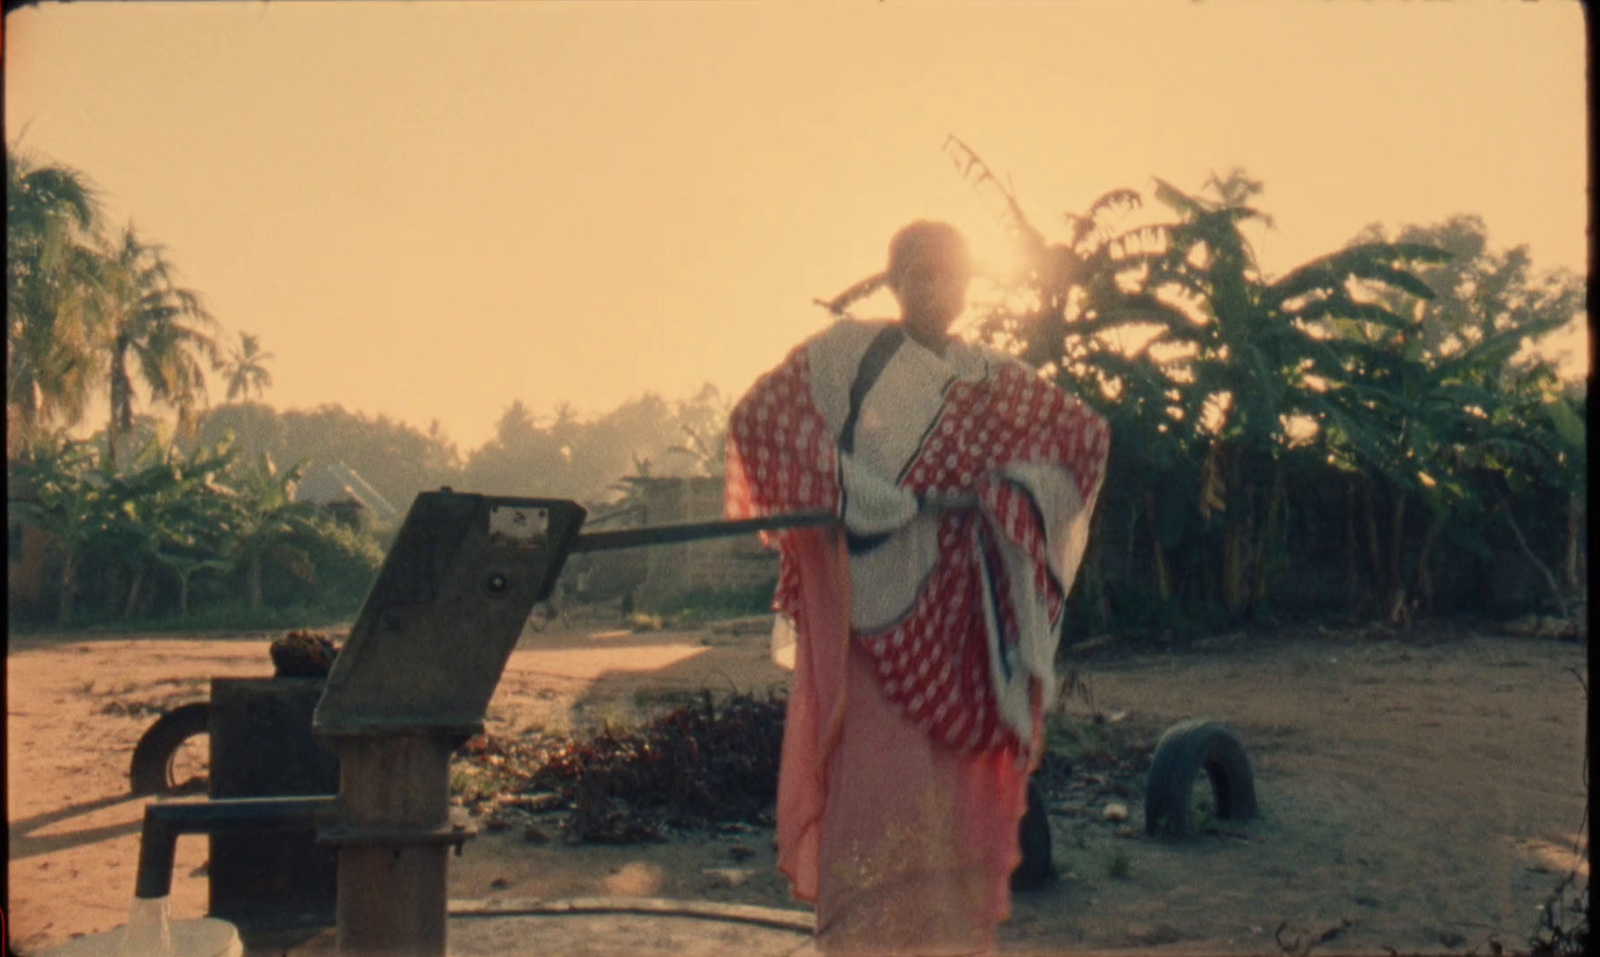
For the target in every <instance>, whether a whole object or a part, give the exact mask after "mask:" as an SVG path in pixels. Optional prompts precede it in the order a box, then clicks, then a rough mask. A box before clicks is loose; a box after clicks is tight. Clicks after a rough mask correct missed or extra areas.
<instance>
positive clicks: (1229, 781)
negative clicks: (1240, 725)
mask: <svg viewBox="0 0 1600 957" xmlns="http://www.w3.org/2000/svg"><path fill="white" fill-rule="evenodd" d="M1202 770H1203V771H1204V772H1205V775H1206V777H1207V778H1208V779H1209V780H1210V783H1211V792H1212V794H1213V795H1214V796H1215V798H1216V818H1217V820H1222V821H1243V820H1248V819H1250V818H1253V817H1255V816H1256V781H1255V775H1254V773H1252V772H1251V770H1250V759H1249V758H1247V757H1246V756H1245V753H1244V745H1243V744H1242V743H1241V742H1240V741H1239V736H1238V735H1236V734H1234V733H1233V731H1232V730H1231V729H1230V728H1228V726H1227V725H1224V724H1220V723H1218V722H1215V721H1206V720H1203V719H1198V718H1196V719H1192V720H1189V721H1180V722H1178V723H1177V724H1175V725H1173V726H1172V727H1170V728H1168V729H1167V731H1166V733H1165V734H1163V735H1162V736H1161V740H1160V742H1159V743H1157V744H1156V751H1155V756H1154V758H1152V760H1151V762H1150V775H1149V778H1148V779H1147V781H1146V784H1145V795H1144V821H1145V830H1146V831H1147V832H1148V833H1150V834H1161V835H1167V836H1170V837H1182V836H1184V835H1187V834H1191V833H1193V831H1194V828H1195V821H1194V815H1193V811H1192V807H1191V804H1190V799H1191V795H1192V793H1193V791H1194V783H1195V779H1196V778H1198V777H1199V776H1200V772H1201V771H1202Z"/></svg>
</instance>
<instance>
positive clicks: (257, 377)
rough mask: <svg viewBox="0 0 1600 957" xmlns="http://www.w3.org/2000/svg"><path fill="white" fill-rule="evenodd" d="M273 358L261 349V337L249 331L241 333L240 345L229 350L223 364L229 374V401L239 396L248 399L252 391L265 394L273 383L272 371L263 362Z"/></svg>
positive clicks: (223, 368) (223, 369)
mask: <svg viewBox="0 0 1600 957" xmlns="http://www.w3.org/2000/svg"><path fill="white" fill-rule="evenodd" d="M272 358H275V356H273V354H272V353H270V352H262V351H261V339H260V338H259V337H257V336H253V335H251V334H250V333H248V332H241V333H239V345H238V346H237V347H236V348H234V349H231V350H230V351H229V352H228V358H227V359H226V360H224V361H223V364H222V371H224V372H226V373H227V374H228V401H229V402H232V401H233V400H234V399H236V398H238V397H239V396H244V398H245V399H246V400H248V399H249V398H250V393H251V392H254V393H255V394H256V395H258V396H259V395H262V394H264V393H265V392H266V391H267V386H269V385H271V384H272V373H270V372H268V371H267V368H266V366H264V365H262V363H263V362H265V361H266V360H268V359H272Z"/></svg>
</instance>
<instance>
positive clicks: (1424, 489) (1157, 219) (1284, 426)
mask: <svg viewBox="0 0 1600 957" xmlns="http://www.w3.org/2000/svg"><path fill="white" fill-rule="evenodd" d="M946 150H947V152H948V153H949V155H950V156H951V158H952V159H953V160H954V161H955V162H956V163H957V166H958V169H959V170H960V171H961V172H962V174H963V175H964V176H965V177H967V178H968V180H969V181H970V182H971V183H972V185H973V186H974V187H975V188H977V189H978V190H979V192H980V194H981V195H983V196H985V197H986V198H987V199H988V200H989V202H990V203H991V205H992V207H993V209H994V210H995V212H996V214H997V215H998V216H999V217H1000V218H1001V220H1002V222H1004V223H1005V224H1006V226H1007V227H1008V230H1009V232H1010V234H1011V235H1012V237H1013V239H1014V241H1015V242H1016V243H1017V246H1018V248H1019V249H1020V251H1021V254H1022V259H1023V262H1024V263H1025V267H1024V269H1023V271H1022V274H1021V275H1020V277H1017V278H1013V279H1010V280H1008V281H1000V282H996V283H994V286H993V288H992V289H991V290H990V291H989V292H988V294H987V295H986V296H980V302H979V305H978V309H977V313H978V319H977V327H976V332H977V334H978V335H980V336H981V337H983V338H984V339H986V340H988V341H989V342H991V343H993V344H996V345H998V346H1001V347H1004V348H1009V349H1011V350H1012V351H1014V352H1016V353H1018V354H1019V355H1021V356H1022V357H1024V358H1025V359H1027V360H1028V361H1030V362H1032V363H1034V364H1036V365H1037V366H1039V367H1040V368H1041V369H1042V370H1043V371H1044V372H1045V374H1048V375H1051V376H1053V377H1054V378H1055V380H1056V381H1057V382H1058V383H1059V384H1061V385H1062V386H1063V387H1064V388H1066V389H1067V390H1068V391H1070V392H1072V393H1074V394H1077V395H1079V396H1081V397H1083V399H1084V400H1085V401H1087V402H1089V403H1090V404H1091V405H1093V406H1094V407H1095V408H1096V409H1097V410H1098V411H1100V412H1101V413H1102V414H1103V415H1105V416H1106V417H1107V418H1108V420H1109V421H1110V424H1111V426H1112V433H1113V436H1114V442H1113V451H1112V458H1111V462H1110V464H1109V466H1108V474H1107V481H1106V492H1105V499H1104V501H1103V502H1102V503H1101V507H1100V510H1099V513H1098V515H1097V516H1096V529H1095V531H1094V533H1093V534H1092V536H1091V542H1092V545H1091V554H1090V555H1089V557H1088V561H1087V562H1086V566H1085V572H1084V579H1083V584H1082V586H1080V588H1079V589H1078V591H1077V593H1076V595H1075V596H1074V597H1075V601H1074V606H1073V610H1074V612H1075V614H1076V616H1077V618H1078V620H1079V623H1080V624H1082V625H1084V626H1086V627H1106V626H1108V625H1111V624H1113V623H1116V622H1127V621H1129V620H1130V619H1133V618H1138V617H1141V616H1154V617H1156V618H1157V619H1159V620H1164V621H1167V622H1171V621H1174V620H1189V621H1196V620H1198V621H1205V622H1211V623H1236V622H1241V621H1252V620H1261V619H1263V618H1271V617H1278V616H1282V615H1285V614H1293V613H1296V612H1306V611H1312V612H1316V613H1344V614H1350V615H1354V616H1359V617H1362V618H1366V619H1372V618H1377V619H1382V620H1386V621H1390V622H1396V623H1398V622H1403V621H1406V620H1409V619H1410V618H1411V617H1412V616H1415V615H1426V614H1437V613H1447V612H1453V611H1475V612H1485V611H1494V610H1495V608H1494V605H1495V602H1496V598H1495V596H1496V595H1497V594H1502V593H1505V592H1506V591H1507V589H1506V587H1505V585H1506V583H1507V581H1508V579H1516V580H1521V581H1525V582H1526V583H1527V587H1525V588H1523V589H1522V592H1523V595H1522V604H1523V605H1524V607H1526V606H1529V605H1532V606H1535V607H1538V606H1543V607H1545V608H1547V609H1549V610H1553V611H1556V612H1558V613H1560V614H1563V615H1565V614H1567V613H1568V612H1569V611H1571V610H1572V609H1571V608H1570V607H1569V606H1571V605H1573V604H1574V603H1575V602H1577V601H1579V600H1581V599H1582V597H1583V596H1582V590H1583V588H1582V586H1583V582H1584V581H1585V580H1586V576H1585V574H1584V572H1583V563H1584V560H1585V557H1586V552H1587V537H1586V523H1585V521H1584V517H1583V513H1584V510H1585V505H1586V495H1585V490H1586V476H1587V459H1586V448H1585V435H1584V431H1585V426H1584V423H1585V421H1586V418H1587V392H1586V389H1585V387H1584V385H1583V384H1582V383H1581V382H1563V381H1561V379H1560V377H1559V376H1558V374H1557V370H1556V367H1555V366H1554V364H1553V363H1552V362H1551V361H1550V360H1549V359H1547V358H1543V357H1541V356H1540V355H1538V354H1536V353H1535V352H1534V351H1532V349H1531V348H1530V347H1531V346H1532V344H1533V343H1535V342H1537V341H1538V340H1539V339H1540V338H1542V337H1544V336H1546V335H1548V334H1549V333H1551V332H1553V331H1556V330H1558V329H1562V328H1564V327H1568V326H1570V325H1571V324H1572V323H1574V322H1576V321H1580V320H1581V318H1582V316H1583V310H1584V297H1585V291H1586V285H1585V282H1584V280H1583V279H1582V278H1580V277H1578V276H1576V275H1574V274H1572V273H1570V272H1566V271H1561V270H1557V271H1553V272H1545V273H1538V274H1536V273H1535V272H1534V270H1533V268H1532V264H1531V261H1530V258H1529V256H1528V252H1527V249H1526V247H1517V248H1514V249H1510V250H1502V251H1496V250H1492V249H1491V248H1490V247H1489V244H1488V240H1487V235H1486V230H1485V227H1484V224H1483V222H1482V220H1481V219H1479V218H1477V217H1475V216H1469V215H1460V216H1455V217H1452V218H1450V219H1448V220H1447V221H1445V222H1443V223H1439V224H1434V225H1429V226H1416V225H1413V226H1407V227H1404V228H1402V229H1400V230H1398V231H1397V232H1395V233H1393V234H1390V233H1388V232H1386V231H1385V230H1384V229H1383V228H1381V227H1379V226H1372V227H1368V228H1367V229H1366V230H1364V231H1363V232H1362V233H1361V235H1358V236H1356V237H1354V238H1353V239H1352V240H1351V242H1350V243H1349V244H1347V245H1346V246H1345V248H1343V249H1340V250H1337V251H1334V252H1332V253H1329V254H1327V255H1325V256H1320V257H1318V258H1316V259H1313V260H1311V261H1310V262H1307V263H1304V264H1302V265H1300V266H1298V267H1296V268H1293V269H1291V270H1289V271H1288V272H1287V273H1285V274H1284V275H1281V276H1276V277H1273V276H1268V275H1267V274H1265V272H1264V271H1263V270H1262V268H1261V267H1260V265H1259V264H1258V262H1257V261H1256V257H1255V253H1254V250H1253V249H1252V247H1251V244H1250V242H1249V240H1248V237H1247V235H1246V232H1245V229H1244V227H1245V226H1246V224H1249V223H1252V222H1263V221H1266V222H1268V223H1269V224H1270V220H1268V219H1267V217H1266V216H1265V214H1264V213H1262V212H1261V211H1260V210H1259V209H1257V208H1256V207H1255V205H1253V203H1254V200H1255V198H1256V197H1257V196H1258V195H1259V194H1260V193H1261V192H1262V184H1261V183H1260V182H1259V181H1255V180H1252V179H1251V178H1250V177H1249V176H1248V175H1246V174H1245V173H1244V172H1243V171H1241V170H1234V171H1232V172H1231V173H1229V174H1227V175H1226V176H1220V177H1218V176H1213V177H1212V179H1211V180H1210V181H1209V182H1208V183H1207V184H1206V186H1205V188H1204V189H1203V190H1202V191H1201V192H1200V193H1198V194H1188V193H1185V192H1183V191H1181V190H1179V189H1177V188H1176V187H1174V186H1172V185H1170V184H1167V183H1164V182H1161V181H1159V180H1157V181H1156V183H1155V188H1154V190H1153V193H1154V196H1153V199H1154V201H1155V207H1154V208H1153V209H1147V207H1148V206H1150V204H1149V203H1148V199H1147V197H1146V196H1145V194H1143V193H1141V192H1139V191H1137V190H1133V189H1118V190H1114V191H1112V192H1110V193H1107V194H1106V195H1105V196H1103V197H1101V198H1100V199H1099V200H1098V201H1096V202H1095V203H1093V204H1092V205H1091V206H1090V208H1089V209H1088V210H1086V211H1084V212H1083V213H1081V214H1069V215H1068V216H1066V217H1065V223H1066V231H1065V235H1064V236H1063V237H1062V238H1060V239H1059V240H1057V241H1048V240H1046V238H1045V237H1044V235H1043V234H1042V233H1041V232H1040V231H1039V230H1038V229H1037V228H1036V227H1034V225H1033V224H1032V222H1031V221H1030V220H1029V219H1028V217H1027V216H1026V215H1025V214H1024V212H1023V211H1022V209H1021V208H1020V206H1019V205H1018V204H1017V202H1016V200H1015V197H1014V195H1013V194H1012V193H1011V191H1010V189H1009V188H1008V187H1006V186H1004V185H1002V184H1001V181H1000V179H999V178H998V177H997V176H996V175H995V174H994V173H993V171H992V170H990V168H989V167H988V166H987V165H986V164H985V163H984V162H983V160H982V159H980V158H979V157H978V155H977V154H976V153H975V152H974V151H973V150H971V148H970V147H968V146H967V145H966V144H964V143H962V142H961V141H960V140H958V139H955V138H952V139H951V140H950V141H949V142H948V143H947V144H946ZM1152 211H1154V212H1156V213H1157V215H1154V216H1151V215H1149V213H1150V212H1152ZM1135 213H1141V214H1143V217H1142V221H1140V222H1139V223H1138V224H1137V225H1133V226H1126V227H1124V226H1122V225H1121V224H1124V223H1128V222H1129V220H1130V219H1132V218H1133V216H1134V214H1135ZM830 305H831V306H832V307H833V308H835V309H836V310H837V309H842V308H847V306H848V300H846V301H843V302H840V301H836V302H835V303H833V304H830ZM1130 335H1132V336H1139V337H1142V338H1143V339H1144V342H1143V344H1142V345H1140V346H1139V347H1138V348H1137V349H1135V350H1133V351H1131V352H1130V351H1129V349H1128V348H1127V344H1128V339H1129V337H1130ZM1512 590H1515V589H1512ZM1530 596H1531V600H1530Z"/></svg>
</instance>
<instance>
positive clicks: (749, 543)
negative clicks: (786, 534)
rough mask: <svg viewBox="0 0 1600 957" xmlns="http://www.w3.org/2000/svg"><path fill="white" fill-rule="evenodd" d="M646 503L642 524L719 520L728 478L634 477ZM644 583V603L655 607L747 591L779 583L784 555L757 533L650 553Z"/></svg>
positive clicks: (641, 598) (655, 549) (641, 599)
mask: <svg viewBox="0 0 1600 957" xmlns="http://www.w3.org/2000/svg"><path fill="white" fill-rule="evenodd" d="M629 482H630V483H631V484H633V485H635V487H636V489H637V494H638V496H639V498H640V500H641V503H642V505H643V508H642V509H641V516H640V518H641V524H647V525H667V524H676V523H679V522H715V521H720V520H721V519H722V517H723V499H724V495H725V491H724V490H725V486H726V484H727V480H726V479H725V478H723V477H722V476H720V475H716V476H693V477H687V478H632V479H630V480H629ZM644 551H645V552H646V553H647V554H646V560H645V576H644V584H643V586H642V587H641V588H640V590H639V596H638V600H639V602H640V604H642V605H646V606H648V605H654V604H658V603H660V602H662V601H666V600H670V599H672V598H675V597H678V596H681V595H685V594H691V593H694V592H727V591H743V590H746V589H750V588H756V587H760V586H765V585H771V584H774V583H775V582H777V580H778V556H777V553H776V552H775V551H772V550H771V549H768V548H767V547H765V546H764V545H762V544H761V541H760V539H759V538H758V537H757V536H755V535H739V536H733V537H728V538H710V539H704V540H702V541H698V542H687V543H684V544H681V545H660V546H655V547H652V548H647V549H644Z"/></svg>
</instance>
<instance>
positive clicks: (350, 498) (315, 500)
mask: <svg viewBox="0 0 1600 957" xmlns="http://www.w3.org/2000/svg"><path fill="white" fill-rule="evenodd" d="M294 500H295V501H296V502H310V503H312V504H314V505H320V506H322V507H323V508H325V509H327V510H328V511H329V512H331V513H332V514H333V516H334V517H335V518H336V519H338V520H339V521H341V522H343V523H344V524H346V525H348V526H350V527H351V528H357V529H359V528H362V527H363V526H364V525H365V524H366V523H368V522H376V523H378V524H382V525H387V524H389V523H390V522H393V521H394V520H395V519H397V518H399V517H400V511H399V509H396V508H395V507H394V506H393V505H392V504H390V502H389V500H388V499H386V498H384V497H383V495H382V494H380V493H379V492H378V490H377V489H375V488H373V487H372V485H371V483H369V482H368V481H367V480H366V479H364V478H362V477H361V474H360V473H359V472H357V471H356V470H355V469H353V468H351V467H350V466H348V465H346V464H344V463H343V462H332V463H328V464H323V465H313V466H312V467H311V469H310V471H309V472H308V473H307V474H306V477H305V478H303V479H301V480H300V484H299V486H297V487H296V488H295V492H294Z"/></svg>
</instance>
